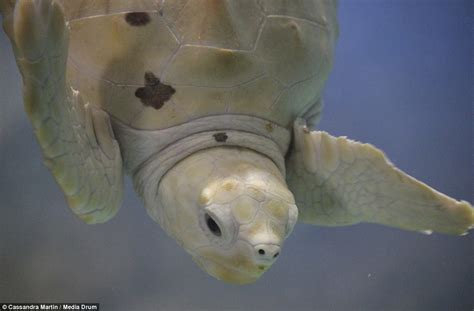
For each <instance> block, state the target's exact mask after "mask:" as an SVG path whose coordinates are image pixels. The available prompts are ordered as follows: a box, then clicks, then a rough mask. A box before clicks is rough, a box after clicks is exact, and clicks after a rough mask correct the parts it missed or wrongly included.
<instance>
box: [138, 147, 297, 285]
mask: <svg viewBox="0 0 474 311" xmlns="http://www.w3.org/2000/svg"><path fill="white" fill-rule="evenodd" d="M147 182H153V181H147ZM157 188H158V189H157V193H156V195H153V196H150V195H149V196H148V197H144V198H143V199H144V201H145V206H146V208H147V211H148V213H149V215H150V216H151V217H152V218H153V220H155V221H156V222H158V223H159V224H160V225H161V226H162V228H163V229H164V230H165V231H166V232H167V233H168V234H169V235H170V236H171V237H173V238H174V239H175V240H176V241H177V242H178V243H179V244H180V245H181V246H182V247H183V248H184V249H185V250H186V251H187V252H188V253H190V254H191V255H192V257H193V259H194V260H195V261H196V262H197V263H198V265H199V266H200V267H201V268H202V269H203V270H205V271H206V272H208V273H209V274H210V275H212V276H214V277H216V278H217V279H220V280H223V281H226V282H230V283H237V284H245V283H251V282H254V281H256V280H257V279H258V278H259V277H260V276H261V275H262V273H263V272H264V271H265V270H267V269H268V268H269V267H270V266H271V264H272V263H273V262H274V261H275V260H276V258H277V257H278V255H279V254H280V251H281V247H282V245H283V241H284V239H285V238H286V237H287V236H288V234H289V233H290V232H291V230H292V229H293V226H294V224H295V222H296V219H297V215H298V211H297V209H296V205H295V201H294V198H293V195H292V194H291V192H290V191H289V190H288V188H287V186H286V183H285V180H284V178H283V176H282V174H281V172H280V171H279V169H278V167H277V166H276V165H275V164H274V163H273V161H271V160H270V159H269V158H267V157H266V156H264V155H262V154H259V153H257V152H255V151H253V150H250V149H246V148H242V147H214V148H209V149H204V150H201V151H198V152H195V153H193V154H192V155H190V156H188V157H186V158H184V159H183V160H181V161H180V162H178V163H177V164H176V165H175V166H174V167H173V168H171V169H170V170H169V171H168V172H167V173H166V174H165V175H164V176H163V178H162V179H161V181H160V183H159V185H158V186H157Z"/></svg>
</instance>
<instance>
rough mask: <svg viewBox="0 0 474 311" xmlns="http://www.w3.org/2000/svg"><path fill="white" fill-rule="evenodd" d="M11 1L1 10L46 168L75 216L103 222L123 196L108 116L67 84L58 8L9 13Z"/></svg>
mask: <svg viewBox="0 0 474 311" xmlns="http://www.w3.org/2000/svg"><path fill="white" fill-rule="evenodd" d="M2 1H3V0H2ZM11 3H12V1H9V2H8V3H7V2H4V3H3V5H2V6H0V10H1V12H2V14H3V17H4V21H5V23H4V28H5V30H6V32H7V33H8V35H9V37H10V39H11V40H12V45H13V50H14V53H15V57H16V60H17V64H18V67H19V68H20V71H21V74H22V77H23V84H24V87H23V96H24V102H25V110H26V111H27V113H28V116H29V118H30V120H31V123H32V124H33V127H34V130H35V134H36V137H37V139H38V142H39V144H40V146H41V149H42V151H43V156H44V158H45V164H46V165H47V166H48V168H49V169H50V171H51V172H52V173H53V175H54V178H55V179H56V181H57V183H58V184H59V185H60V187H61V189H62V190H63V192H64V194H65V196H66V199H67V201H68V204H69V207H70V208H71V209H72V211H73V212H74V213H75V214H76V215H78V216H79V217H80V218H81V219H82V220H84V221H85V222H87V223H101V222H105V221H107V220H108V219H110V218H111V217H113V216H114V215H115V213H116V212H117V210H118V209H119V207H120V204H121V199H122V192H123V174H122V160H121V157H120V150H119V147H118V144H117V141H116V140H115V138H114V135H113V132H112V128H111V125H110V120H109V117H108V115H107V113H105V112H104V111H102V110H99V109H96V108H93V107H92V106H91V105H89V104H84V103H83V101H82V97H81V95H80V94H79V92H77V91H75V90H73V89H72V88H71V87H69V86H68V85H67V82H66V78H65V72H66V62H67V55H68V31H67V27H66V23H65V20H64V15H63V10H62V8H61V6H60V5H59V4H58V3H57V2H55V1H46V0H44V1H31V0H20V1H18V2H17V3H16V6H15V7H14V10H13V7H12V5H11Z"/></svg>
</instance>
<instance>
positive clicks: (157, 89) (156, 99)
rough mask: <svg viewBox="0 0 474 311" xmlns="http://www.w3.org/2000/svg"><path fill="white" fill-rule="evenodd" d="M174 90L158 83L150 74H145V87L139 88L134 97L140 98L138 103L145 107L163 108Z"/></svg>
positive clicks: (158, 80)
mask: <svg viewBox="0 0 474 311" xmlns="http://www.w3.org/2000/svg"><path fill="white" fill-rule="evenodd" d="M174 93H176V90H175V89H174V88H173V87H172V86H170V85H166V84H163V83H161V82H160V79H158V78H157V77H156V76H155V75H154V74H153V73H152V72H149V71H147V72H145V86H144V87H139V88H138V89H137V90H136V91H135V96H136V97H138V98H140V101H141V102H142V103H143V104H144V105H145V106H151V107H153V108H155V109H160V108H161V107H163V105H164V104H165V102H166V101H168V100H169V99H170V98H171V96H173V94H174Z"/></svg>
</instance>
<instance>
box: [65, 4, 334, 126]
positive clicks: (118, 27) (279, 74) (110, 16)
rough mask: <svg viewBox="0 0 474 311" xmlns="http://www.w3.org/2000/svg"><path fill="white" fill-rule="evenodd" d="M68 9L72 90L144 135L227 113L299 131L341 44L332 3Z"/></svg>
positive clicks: (84, 6)
mask: <svg viewBox="0 0 474 311" xmlns="http://www.w3.org/2000/svg"><path fill="white" fill-rule="evenodd" d="M62 4H63V7H64V9H65V14H66V18H67V20H68V23H69V28H70V43H69V59H68V69H67V77H68V81H69V84H70V85H71V86H72V87H73V88H74V89H77V90H79V91H80V92H81V94H82V95H83V97H84V98H85V100H86V101H87V102H89V103H90V104H93V105H98V106H101V107H102V108H103V109H104V110H106V111H107V112H108V113H109V114H110V115H112V116H113V117H114V118H115V119H117V120H120V121H121V122H123V123H125V124H127V125H129V126H131V127H133V128H137V129H162V128H167V127H170V126H174V125H177V124H182V123H185V122H187V121H190V120H192V119H196V118H199V117H202V116H208V115H218V114H246V115H253V116H259V117H261V118H264V119H267V120H270V121H273V122H275V123H277V124H280V125H283V126H290V124H291V123H292V121H293V120H294V118H295V117H296V116H297V115H298V114H300V113H301V112H302V111H304V110H305V109H308V107H309V106H310V105H311V104H314V103H315V101H316V100H317V99H318V98H319V97H320V94H321V89H322V87H323V84H324V81H325V80H326V78H327V75H328V73H329V70H330V67H331V64H332V54H333V47H334V41H335V38H336V37H337V24H336V4H335V2H334V1H332V0H308V1H304V0H298V1H296V0H262V1H254V0H242V1H233V0H199V1H184V0H174V1H169V0H166V1H154V0H149V1H145V0H141V1H140V0H134V1H124V0H114V1H107V0H101V1H90V0H81V1H69V0H63V1H62Z"/></svg>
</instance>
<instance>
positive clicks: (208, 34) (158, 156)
mask: <svg viewBox="0 0 474 311" xmlns="http://www.w3.org/2000/svg"><path fill="white" fill-rule="evenodd" d="M0 11H1V12H2V14H3V16H4V29H5V31H6V33H7V35H8V36H9V38H10V39H11V42H12V45H13V49H14V52H15V56H16V59H17V63H18V66H19V68H20V71H21V73H22V76H23V82H24V100H25V107H26V110H27V112H28V115H29V117H30V119H31V122H32V124H33V127H34V130H35V133H36V136H37V138H38V141H39V143H40V145H41V148H42V150H43V155H44V158H45V163H46V165H47V166H48V167H49V169H50V170H51V172H52V173H53V175H54V177H55V179H56V181H57V182H58V184H59V185H60V187H61V189H62V190H63V192H64V194H65V196H66V199H67V202H68V204H69V206H70V208H71V209H72V211H73V212H74V213H75V214H76V215H78V216H79V217H80V218H81V219H82V220H84V221H85V222H87V223H101V222H105V221H107V220H108V219H110V218H111V217H113V216H114V215H115V213H116V212H117V210H118V209H119V207H120V204H121V198H122V191H123V189H122V188H123V172H126V173H128V174H130V175H132V177H133V179H134V183H135V188H136V190H137V192H138V193H139V195H140V196H141V197H142V198H143V201H144V204H145V207H146V209H147V211H148V213H149V215H150V216H151V217H152V218H153V219H154V220H155V221H156V222H158V223H159V224H160V225H161V226H162V228H163V229H164V230H165V231H166V232H167V233H168V234H169V235H171V236H172V237H173V238H174V239H175V240H176V241H177V242H178V243H179V244H180V245H181V246H183V247H184V249H186V251H188V252H189V253H190V254H191V255H192V257H193V259H194V260H195V261H196V262H197V263H198V264H199V265H200V266H201V267H202V268H203V269H204V270H205V271H207V272H208V273H209V274H211V275H212V276H214V277H216V278H218V279H222V280H224V281H228V282H233V283H249V282H254V281H255V280H256V279H258V278H259V277H260V276H261V274H262V273H263V272H264V271H265V270H266V269H267V268H268V267H269V266H270V265H271V264H272V263H273V262H274V261H275V258H276V257H277V256H278V254H279V253H280V251H281V247H282V245H283V241H284V240H285V238H286V237H287V236H288V234H289V233H290V232H291V231H292V229H293V226H294V225H295V223H296V221H297V219H298V220H299V221H302V222H306V223H311V224H316V225H329V226H338V225H348V224H354V223H358V222H372V223H380V224H384V225H388V226H394V227H399V228H403V229H407V230H416V231H421V232H431V231H437V232H442V233H448V234H463V233H465V232H466V231H467V230H468V229H469V227H471V226H472V224H473V222H474V213H473V208H472V207H471V206H470V205H469V203H467V202H464V201H461V202H459V201H456V200H454V199H452V198H449V197H447V196H445V195H443V194H441V193H439V192H437V191H435V190H433V189H431V188H430V187H428V186H427V185H425V184H423V183H421V182H419V181H417V180H415V179H414V178H412V177H410V176H408V175H406V174H405V173H403V172H402V171H400V170H398V169H397V168H395V167H394V166H393V165H392V164H391V163H390V161H389V160H388V159H387V158H386V157H385V156H384V154H383V153H382V152H381V151H379V150H378V149H376V148H375V147H373V146H371V145H369V144H362V143H359V142H355V141H352V140H349V139H347V138H345V137H333V136H331V135H329V134H328V133H325V132H319V131H312V130H310V129H311V128H312V127H313V126H314V125H316V124H317V121H318V119H319V116H320V112H321V108H322V105H321V100H320V99H321V90H322V87H323V85H324V81H325V80H326V78H327V76H328V73H329V70H330V68H331V63H332V57H333V48H334V44H335V40H336V37H337V23H336V4H335V3H334V1H330V0H308V1H304V0H299V1H295V0H293V1H289V0H288V1H285V0H259V1H251V0H245V1H230V0H227V1H226V0H201V1H184V0H175V1H169V0H166V1H165V0H163V1H152V0H150V1H146V0H134V1H124V0H119V1H108V0H96V1H93V0H89V1H66V0H64V1H50V0H44V1H31V0H20V1H17V2H16V3H15V1H12V0H3V1H1V2H0ZM307 124H308V126H307ZM298 214H299V216H298Z"/></svg>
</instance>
